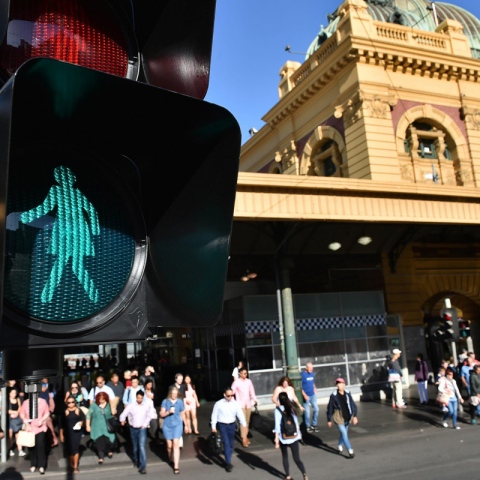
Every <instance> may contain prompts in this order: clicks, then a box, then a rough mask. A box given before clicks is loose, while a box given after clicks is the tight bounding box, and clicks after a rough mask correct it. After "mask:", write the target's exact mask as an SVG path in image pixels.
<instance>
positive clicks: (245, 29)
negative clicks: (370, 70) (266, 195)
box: [205, 0, 480, 143]
mask: <svg viewBox="0 0 480 480" xmlns="http://www.w3.org/2000/svg"><path fill="white" fill-rule="evenodd" d="M340 3H341V0H296V1H295V2H293V1H292V0H217V10H216V18H215V30H214V37H213V51H212V63H211V72H210V86H209V90H208V93H207V96H206V98H205V99H206V100H207V101H209V102H212V103H216V104H217V105H221V106H222V107H225V108H227V109H228V110H230V112H232V114H233V115H234V116H235V117H236V119H237V121H238V122H239V124H240V127H241V129H242V143H245V141H246V140H248V138H249V134H248V130H249V129H250V128H251V127H255V128H257V129H260V128H261V127H262V126H263V125H264V123H263V121H262V120H261V118H262V117H263V115H264V114H265V113H267V112H268V110H270V109H271V108H272V107H273V106H274V105H275V104H276V103H277V102H278V90H277V88H278V82H279V79H280V77H279V75H278V73H279V71H280V69H281V67H282V66H283V65H284V64H285V62H286V61H287V60H293V61H297V62H300V63H302V62H303V60H304V55H297V54H295V53H293V52H300V53H305V52H306V51H307V49H308V46H309V45H310V43H311V42H312V40H313V39H314V38H315V37H316V35H317V33H318V31H319V30H320V26H321V25H324V26H326V25H327V24H328V21H327V14H329V13H332V12H334V11H335V10H336V8H337V7H338V6H339V5H340ZM449 3H452V4H454V5H458V6H460V7H462V8H465V9H466V10H468V11H470V12H471V13H473V14H474V15H475V16H476V17H477V18H480V2H479V1H478V0H450V2H449ZM286 45H290V47H291V52H292V53H288V52H286V51H285V47H286Z"/></svg>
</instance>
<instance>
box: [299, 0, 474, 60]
mask: <svg viewBox="0 0 480 480" xmlns="http://www.w3.org/2000/svg"><path fill="white" fill-rule="evenodd" d="M364 1H365V3H366V4H367V11H368V13H369V14H370V15H371V16H372V18H373V19H374V20H377V21H380V22H390V23H398V24H400V25H405V26H409V27H414V28H418V29H419V30H427V31H430V32H434V31H435V28H436V23H435V14H434V12H436V15H437V21H438V23H439V24H440V23H442V22H443V21H444V20H445V19H447V18H449V19H451V20H457V21H458V22H460V23H461V24H462V26H463V33H464V34H465V35H466V36H467V38H468V40H469V42H470V48H471V49H472V57H473V58H478V59H480V20H479V19H478V18H476V17H475V16H474V15H472V14H471V13H470V12H468V11H467V10H465V9H463V8H461V7H458V6H456V5H453V4H451V3H444V2H435V3H434V5H433V2H430V1H428V0H364ZM327 20H328V22H329V23H328V25H327V26H326V27H325V28H324V27H323V26H321V27H320V32H319V33H318V35H317V37H316V38H315V39H314V40H313V42H312V43H311V44H310V47H309V48H308V51H307V55H306V59H307V58H308V57H309V56H310V55H312V54H313V53H314V52H315V51H316V50H318V48H320V46H321V45H322V43H323V42H324V41H325V40H327V39H328V38H329V37H331V36H332V35H333V34H334V33H335V31H336V29H337V24H338V22H339V20H340V17H339V16H338V10H337V11H335V12H333V13H332V14H330V15H327Z"/></svg>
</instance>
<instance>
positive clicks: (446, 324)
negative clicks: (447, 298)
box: [440, 308, 458, 341]
mask: <svg viewBox="0 0 480 480" xmlns="http://www.w3.org/2000/svg"><path fill="white" fill-rule="evenodd" d="M440 314H441V315H442V328H443V330H444V331H445V334H446V335H447V339H451V340H454V341H456V340H458V314H457V310H456V309H455V308H443V309H442V310H441V312H440Z"/></svg>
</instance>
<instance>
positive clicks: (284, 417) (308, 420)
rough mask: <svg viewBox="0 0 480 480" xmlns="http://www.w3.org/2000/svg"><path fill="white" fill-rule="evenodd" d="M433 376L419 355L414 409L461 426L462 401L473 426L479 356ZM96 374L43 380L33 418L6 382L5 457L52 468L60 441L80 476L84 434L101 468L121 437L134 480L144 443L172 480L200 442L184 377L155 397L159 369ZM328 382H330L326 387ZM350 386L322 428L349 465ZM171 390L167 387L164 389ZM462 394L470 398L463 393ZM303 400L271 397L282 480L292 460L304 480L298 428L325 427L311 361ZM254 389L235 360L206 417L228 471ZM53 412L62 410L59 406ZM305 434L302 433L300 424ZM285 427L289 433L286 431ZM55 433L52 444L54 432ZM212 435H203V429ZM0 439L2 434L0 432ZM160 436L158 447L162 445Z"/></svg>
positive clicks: (142, 466) (393, 367)
mask: <svg viewBox="0 0 480 480" xmlns="http://www.w3.org/2000/svg"><path fill="white" fill-rule="evenodd" d="M401 353H402V352H401V351H400V350H399V349H394V350H393V351H392V356H391V357H390V358H387V361H386V363H385V367H386V370H387V371H388V382H389V383H390V386H391V393H392V407H394V408H395V409H403V408H407V405H406V402H405V400H404V399H403V392H402V383H403V372H402V368H401V365H400V357H401ZM432 373H433V375H430V373H429V369H428V364H427V362H426V361H425V360H424V358H423V356H422V355H421V354H418V356H417V359H416V365H415V376H414V378H415V381H416V383H417V387H418V396H419V405H420V406H424V405H428V404H430V405H432V404H433V405H435V404H436V405H437V408H439V422H440V425H443V426H444V427H449V426H450V424H449V423H448V422H449V420H450V419H451V426H452V427H453V428H454V429H459V428H460V427H459V425H458V423H457V417H458V411H459V408H460V405H461V404H462V403H464V401H465V402H466V403H467V404H468V406H469V408H468V413H469V417H470V421H471V423H472V424H475V423H476V422H477V416H479V415H480V363H478V361H477V360H476V359H475V355H474V354H472V353H468V352H465V355H464V356H463V359H462V360H461V361H460V362H459V364H457V365H453V364H452V361H445V362H444V363H443V364H442V366H441V367H440V368H439V370H438V372H432ZM108 377H109V378H107V375H106V374H103V373H97V374H96V376H92V380H93V382H92V385H91V388H89V389H87V388H85V387H84V386H83V385H82V382H81V381H80V380H79V379H73V378H72V380H71V382H70V384H69V385H68V388H67V389H66V391H65V393H63V392H61V393H59V394H58V395H57V391H56V390H55V388H54V387H53V385H52V384H51V383H50V382H49V380H48V379H47V378H45V379H42V381H41V383H40V391H39V398H38V415H37V418H33V419H31V418H30V416H29V415H30V408H29V401H30V399H29V398H28V397H26V396H25V395H24V394H23V392H22V391H21V390H20V389H19V388H17V385H16V383H15V382H14V381H12V382H9V385H8V437H7V438H8V448H9V453H10V455H11V456H14V455H18V456H25V455H26V454H28V455H29V456H28V457H27V458H28V459H29V461H30V471H31V472H39V473H40V474H44V473H45V471H46V469H47V467H48V453H49V450H51V449H52V448H54V447H56V446H57V445H58V443H59V440H60V442H61V445H62V446H63V449H64V453H65V457H66V459H67V464H68V468H69V471H70V472H71V473H72V474H77V473H79V472H80V468H81V465H80V464H81V443H82V437H84V436H87V437H89V439H88V441H87V442H86V444H87V447H89V448H91V449H92V450H93V451H94V452H95V454H96V456H97V462H98V465H99V466H101V465H103V464H104V461H105V458H113V457H114V456H115V454H116V453H117V452H118V451H119V435H120V436H121V437H122V438H123V439H124V440H125V443H124V445H125V448H126V451H127V453H129V454H130V456H131V458H132V461H133V463H134V466H135V467H136V468H137V469H138V472H139V473H140V474H145V473H146V471H147V455H146V444H147V438H148V437H150V439H151V440H152V441H157V442H159V443H164V444H165V448H166V455H167V458H168V463H169V465H170V467H171V469H172V471H173V473H174V474H175V475H179V474H180V456H181V448H182V445H183V436H184V435H189V434H194V435H199V434H200V433H201V432H200V430H199V425H198V419H197V409H198V408H200V407H201V404H200V401H199V398H198V395H197V391H196V388H195V385H194V383H193V382H192V378H191V376H190V375H188V374H185V375H184V374H182V373H177V374H176V375H174V376H173V375H172V377H173V378H172V379H171V381H173V383H172V384H171V385H170V387H168V392H167V393H166V394H164V395H162V394H161V393H160V390H159V386H160V383H162V384H164V382H165V379H162V382H159V377H158V375H157V374H156V371H155V368H154V367H153V366H151V365H148V366H146V367H145V368H144V369H143V370H142V371H141V372H140V374H139V371H138V370H136V369H131V370H126V371H124V372H123V373H122V372H118V371H112V372H111V374H110V375H108ZM332 383H333V381H332ZM429 383H435V384H436V387H437V390H438V396H437V398H436V400H435V401H432V400H430V399H429V396H428V384H429ZM345 384H346V382H345V380H344V379H343V378H341V377H339V378H337V379H336V380H335V387H334V388H333V387H332V393H331V395H330V397H329V401H328V405H327V406H326V409H325V415H326V425H327V426H328V427H332V426H333V425H336V427H337V428H338V432H339V439H338V444H337V452H338V454H340V455H346V456H347V457H348V458H354V457H355V453H354V449H353V446H352V444H351V442H350V439H349V436H348V431H349V427H350V426H351V425H356V424H357V422H358V417H357V413H358V411H357V405H356V403H355V401H354V398H353V396H352V395H351V393H350V392H349V391H348V390H347V389H346V388H345V387H346V385H345ZM166 385H168V383H167V384H166ZM462 390H463V391H464V392H465V394H466V395H462ZM300 392H301V395H302V397H303V398H302V400H303V401H302V402H300V400H299V398H298V396H297V393H296V391H295V388H294V385H293V382H292V380H291V379H290V378H289V377H288V376H282V377H280V378H279V380H278V384H277V385H276V386H275V388H274V391H273V392H272V396H271V401H272V403H273V404H274V405H273V408H274V422H273V425H272V437H273V444H274V446H275V448H278V449H279V450H280V451H281V458H282V465H283V468H284V470H285V478H286V479H287V480H289V479H290V465H289V453H290V454H291V456H292V457H293V461H294V463H295V464H296V466H297V467H298V469H299V470H300V472H301V474H302V475H303V478H304V480H308V475H307V472H306V470H305V465H304V464H303V462H302V460H301V458H300V449H299V445H300V444H301V443H303V439H302V431H303V432H305V431H306V432H308V433H316V432H318V431H319V426H320V425H321V423H322V422H321V420H320V409H319V406H318V399H317V386H316V381H315V373H314V370H313V364H312V363H311V362H307V363H306V365H305V368H304V369H303V371H302V372H301V390H299V393H300ZM257 403H258V400H257V396H256V392H255V386H254V384H253V382H252V381H251V379H250V378H249V375H248V370H247V368H246V364H245V363H244V362H243V361H241V362H239V364H238V365H237V367H235V369H234V371H233V372H232V382H231V384H230V385H228V386H227V387H226V388H225V389H224V391H223V396H222V398H221V399H220V400H218V401H217V402H216V403H215V405H214V407H213V411H212V413H211V418H210V420H211V421H210V428H211V433H212V434H214V435H220V437H221V441H222V454H223V455H224V458H225V464H224V468H225V470H226V472H231V471H232V470H233V464H232V454H233V451H234V443H235V437H236V434H237V433H238V434H239V438H240V442H241V445H242V446H243V448H248V447H249V446H250V444H251V443H250V437H251V434H250V431H249V425H250V421H251V416H252V412H253V410H254V409H256V407H257ZM56 405H57V406H58V405H59V406H60V408H56ZM302 416H303V428H302V429H301V428H300V425H301V424H302ZM289 428H290V429H291V431H289V430H288V429H289ZM22 430H27V431H29V432H31V433H32V434H33V436H34V438H35V442H34V445H32V446H28V449H27V445H26V444H24V445H22V443H21V440H20V439H19V434H20V432H21V431H22ZM57 431H58V437H59V439H58V438H57V434H56V432H57ZM203 433H204V434H207V435H209V433H208V432H203ZM0 434H2V432H0ZM160 434H162V435H163V440H160Z"/></svg>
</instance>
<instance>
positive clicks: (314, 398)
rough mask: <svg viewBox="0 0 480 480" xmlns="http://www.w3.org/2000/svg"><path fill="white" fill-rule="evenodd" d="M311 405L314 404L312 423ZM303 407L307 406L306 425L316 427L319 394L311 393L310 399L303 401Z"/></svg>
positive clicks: (305, 413)
mask: <svg viewBox="0 0 480 480" xmlns="http://www.w3.org/2000/svg"><path fill="white" fill-rule="evenodd" d="M310 405H311V406H312V409H313V418H312V423H310ZM303 408H305V412H304V415H305V425H306V426H307V428H308V427H310V426H312V427H316V426H317V420H318V404H317V396H316V395H315V394H313V395H310V397H308V400H307V401H305V402H303Z"/></svg>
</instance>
